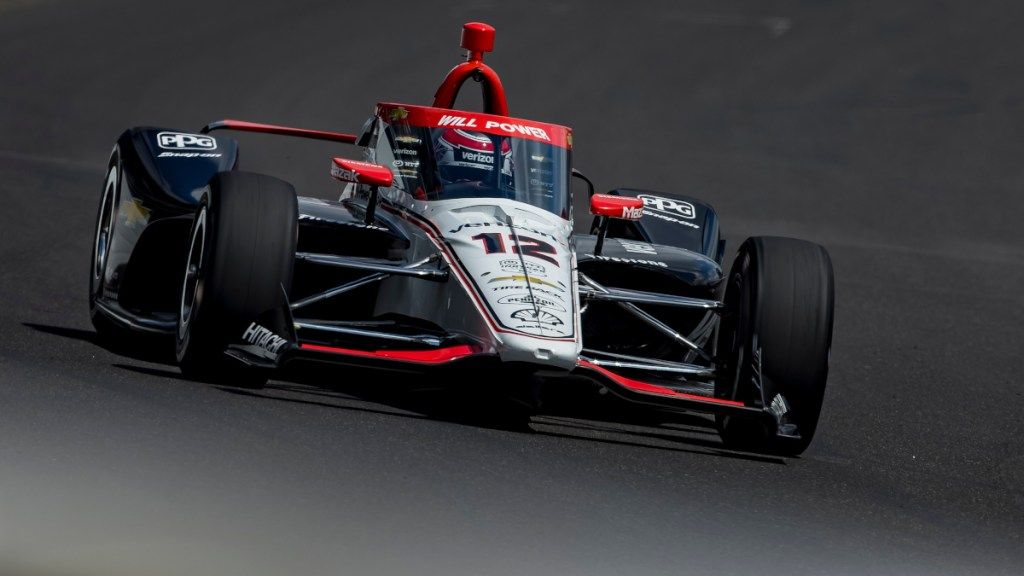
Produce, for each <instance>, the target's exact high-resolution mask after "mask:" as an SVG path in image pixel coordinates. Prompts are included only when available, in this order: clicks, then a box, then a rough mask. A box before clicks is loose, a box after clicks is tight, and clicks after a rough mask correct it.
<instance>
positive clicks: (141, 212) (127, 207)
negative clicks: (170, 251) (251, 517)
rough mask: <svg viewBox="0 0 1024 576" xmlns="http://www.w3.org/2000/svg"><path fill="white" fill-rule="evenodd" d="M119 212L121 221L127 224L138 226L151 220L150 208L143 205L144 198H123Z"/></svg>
mask: <svg viewBox="0 0 1024 576" xmlns="http://www.w3.org/2000/svg"><path fill="white" fill-rule="evenodd" d="M118 213H119V214H120V215H121V221H122V222H124V223H125V225H127V226H137V225H139V224H145V223H146V222H149V213H150V210H149V208H146V207H145V206H143V205H142V200H139V199H138V198H131V199H124V200H122V201H121V206H120V207H119V208H118Z"/></svg>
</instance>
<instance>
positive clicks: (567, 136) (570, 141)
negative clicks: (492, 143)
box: [565, 131, 572, 150]
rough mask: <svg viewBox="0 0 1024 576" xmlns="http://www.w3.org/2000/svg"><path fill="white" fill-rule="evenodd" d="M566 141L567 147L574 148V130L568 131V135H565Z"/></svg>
mask: <svg viewBox="0 0 1024 576" xmlns="http://www.w3.org/2000/svg"><path fill="white" fill-rule="evenodd" d="M565 143H566V147H567V148H569V149H570V150H572V132H571V131H569V132H567V133H566V135H565Z"/></svg>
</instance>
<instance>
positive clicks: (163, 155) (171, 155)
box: [156, 152, 223, 158]
mask: <svg viewBox="0 0 1024 576" xmlns="http://www.w3.org/2000/svg"><path fill="white" fill-rule="evenodd" d="M221 156H223V154H217V153H214V152H161V153H159V154H157V156H156V157H157V158H220V157H221Z"/></svg>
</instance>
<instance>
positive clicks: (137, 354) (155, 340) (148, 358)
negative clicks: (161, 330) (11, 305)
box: [21, 322, 175, 365]
mask: <svg viewBox="0 0 1024 576" xmlns="http://www.w3.org/2000/svg"><path fill="white" fill-rule="evenodd" d="M21 324H22V326H25V327H27V328H31V329H33V330H36V331H37V332H42V333H44V334H52V335H54V336H60V337H62V338H71V339H73V340H81V341H83V342H89V343H90V344H95V345H96V346H99V347H100V348H103V349H104V350H106V351H107V352H111V353H113V354H117V355H119V356H127V357H128V358H132V359H134V360H142V361H143V362H152V363H154V364H166V365H174V364H175V360H174V342H173V341H171V337H170V336H158V335H146V334H139V335H137V337H136V338H135V339H134V340H133V341H132V342H130V343H121V344H113V343H111V342H107V341H106V340H104V339H103V337H101V336H100V335H99V333H97V332H96V331H95V330H81V329H79V328H68V327H66V326H49V325H47V324H35V323H33V322H22V323H21Z"/></svg>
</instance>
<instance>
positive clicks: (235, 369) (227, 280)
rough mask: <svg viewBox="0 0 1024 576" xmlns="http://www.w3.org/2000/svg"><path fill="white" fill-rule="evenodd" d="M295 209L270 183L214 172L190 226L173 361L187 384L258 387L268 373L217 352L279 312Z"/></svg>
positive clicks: (287, 194) (285, 192) (287, 192)
mask: <svg viewBox="0 0 1024 576" xmlns="http://www.w3.org/2000/svg"><path fill="white" fill-rule="evenodd" d="M297 221H298V202H297V199H296V197H295V189H294V188H292V186H291V185H290V184H288V183H287V182H284V181H282V180H278V179H277V178H272V177H270V176H264V175H262V174H253V173H249V172H237V171H235V172H221V173H219V174H217V175H215V176H214V177H213V178H212V179H211V180H210V184H209V187H208V190H207V192H206V193H205V194H204V195H203V197H202V200H201V201H200V205H199V208H198V210H197V211H196V217H195V220H194V221H193V224H192V233H191V235H190V238H191V242H190V245H189V256H188V260H187V262H188V263H187V264H186V271H185V278H184V281H183V283H182V292H181V304H180V308H179V313H178V329H177V332H176V337H175V340H176V342H177V359H178V364H179V365H180V367H181V371H182V373H183V374H185V375H186V376H188V377H190V378H194V379H197V380H202V381H206V382H213V383H218V384H228V385H232V386H241V387H246V388H260V387H262V386H263V385H264V384H265V383H266V380H267V372H266V371H265V370H260V369H256V368H251V367H248V366H245V365H243V364H242V363H241V362H240V361H238V360H235V359H233V358H230V357H229V356H227V355H226V354H225V353H224V350H225V347H226V346H227V345H228V343H230V342H233V341H237V340H239V339H240V337H241V335H242V333H243V332H244V331H245V329H246V327H247V326H249V324H250V323H251V322H253V321H254V320H255V319H256V318H257V317H258V316H259V315H261V314H263V313H264V312H267V311H269V310H273V309H275V308H278V307H280V306H283V305H286V300H285V295H284V294H285V292H286V291H287V290H289V289H290V288H291V280H292V267H293V264H294V261H295V242H296V226H297Z"/></svg>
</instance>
